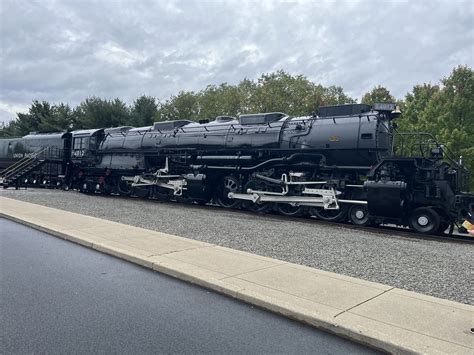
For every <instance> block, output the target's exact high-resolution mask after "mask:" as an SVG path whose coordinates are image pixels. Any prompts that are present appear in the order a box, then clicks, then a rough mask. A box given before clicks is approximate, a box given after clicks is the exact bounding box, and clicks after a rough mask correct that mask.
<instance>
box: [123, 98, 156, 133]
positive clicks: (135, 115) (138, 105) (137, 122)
mask: <svg viewBox="0 0 474 355" xmlns="http://www.w3.org/2000/svg"><path fill="white" fill-rule="evenodd" d="M157 114H158V105H157V103H156V99H155V98H154V97H151V96H146V95H142V96H140V97H139V98H138V99H136V100H135V101H134V102H133V105H132V107H131V109H130V116H131V121H130V122H129V123H130V124H131V125H132V126H136V127H143V126H151V125H152V124H153V122H154V120H155V118H156V116H157Z"/></svg>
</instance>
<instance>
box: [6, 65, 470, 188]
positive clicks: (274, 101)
mask: <svg viewBox="0 0 474 355" xmlns="http://www.w3.org/2000/svg"><path fill="white" fill-rule="evenodd" d="M357 101H358V100H357V99H355V98H351V97H350V96H349V95H347V94H346V93H345V92H344V90H343V88H341V87H339V86H329V87H324V86H322V85H320V84H316V83H313V82H311V81H310V80H308V79H307V78H306V77H305V76H302V75H296V76H293V75H290V74H289V73H286V72H285V71H282V70H280V71H277V72H274V73H269V74H263V75H262V76H260V77H259V78H258V79H256V80H249V79H244V80H242V81H241V82H240V83H238V84H236V85H229V84H227V83H223V84H220V85H209V86H207V87H206V88H205V89H203V90H201V91H198V92H194V91H181V92H179V93H178V94H177V95H173V96H172V97H170V98H169V99H166V100H162V101H160V100H157V99H156V98H154V97H151V96H146V95H143V96H141V97H139V98H137V99H136V100H135V101H134V102H133V103H132V104H131V105H127V104H126V103H125V102H124V101H122V100H120V99H119V98H117V99H114V100H105V99H102V98H99V97H90V98H87V99H85V100H84V101H83V102H81V103H80V104H79V105H77V106H76V107H71V106H70V105H68V104H67V103H59V104H51V103H49V102H46V101H38V100H34V101H33V102H32V104H31V106H30V108H29V110H28V113H18V114H17V117H16V118H15V119H14V120H13V121H11V122H9V123H8V124H6V125H4V126H3V127H2V128H1V129H0V137H11V136H22V135H25V134H28V133H29V132H32V131H36V132H52V131H62V130H75V129H86V128H96V127H116V126H128V125H129V126H148V125H152V124H153V122H156V121H165V120H176V119H189V120H200V119H213V118H214V117H216V116H220V115H230V116H237V115H240V114H245V113H257V112H275V111H280V112H285V113H288V114H290V115H294V116H298V115H309V114H311V113H312V112H314V111H315V110H317V109H318V108H319V107H320V106H324V105H336V104H345V103H355V102H357ZM360 102H362V103H367V104H373V103H375V102H396V103H397V104H398V105H399V106H400V107H401V109H402V112H403V114H402V116H401V117H400V118H399V119H398V126H399V128H398V130H399V131H407V132H411V131H415V132H418V131H423V132H428V133H431V134H433V135H434V136H435V137H436V138H437V139H438V140H439V141H440V142H443V143H445V144H446V145H447V147H448V148H449V149H450V150H451V151H452V152H453V155H454V156H456V157H457V156H463V160H464V162H465V163H466V165H467V166H468V167H469V169H470V171H471V172H473V174H474V144H473V142H474V73H473V70H472V69H471V68H470V67H467V66H458V67H456V68H454V69H453V70H452V72H451V73H450V74H449V75H448V76H447V77H444V78H442V79H441V80H440V82H439V83H436V84H432V83H424V84H420V85H416V86H415V87H413V89H412V90H411V91H410V92H408V93H407V94H406V95H405V97H404V98H395V97H393V96H392V94H391V93H390V91H389V89H387V88H385V87H382V86H377V87H374V88H373V89H372V90H371V91H369V92H367V93H366V94H364V95H363V96H362V98H361V100H360ZM472 180H474V178H473V179H472Z"/></svg>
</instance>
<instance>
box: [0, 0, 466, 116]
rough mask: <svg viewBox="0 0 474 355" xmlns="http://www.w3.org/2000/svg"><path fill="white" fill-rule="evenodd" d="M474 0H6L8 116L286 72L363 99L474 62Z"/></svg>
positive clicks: (1, 27)
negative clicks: (42, 105)
mask: <svg viewBox="0 0 474 355" xmlns="http://www.w3.org/2000/svg"><path fill="white" fill-rule="evenodd" d="M473 4H474V2H472V1H458V0H448V1H441V2H437V1H432V0H430V1H413V0H412V1H381V0H379V1H375V0H374V1H368V0H365V1H355V0H353V1H348V2H342V1H338V2H335V1H319V0H318V1H316V0H314V1H295V2H279V1H265V0H259V1H243V0H240V1H235V2H233V1H224V0H221V1H217V0H215V1H191V0H185V1H172V0H163V1H159V0H155V1H151V0H150V1H148V0H128V1H118V0H102V1H89V0H41V1H32V0H30V1H23V0H0V31H1V53H0V121H8V120H10V119H12V118H14V117H15V112H18V111H24V110H25V109H27V108H28V106H29V105H30V103H31V101H32V100H34V99H39V100H47V101H50V102H52V103H59V102H67V103H70V104H72V105H77V104H78V103H79V102H80V101H82V100H83V99H84V98H86V97H88V96H93V95H96V96H100V97H104V98H115V97H119V98H121V99H123V100H125V101H127V102H128V103H131V102H133V100H134V99H135V98H136V97H138V96H140V95H142V94H147V95H152V96H155V97H157V98H159V99H166V98H168V97H169V96H170V95H173V94H176V93H178V92H179V91H180V90H200V89H202V88H205V87H206V85H208V84H219V83H222V82H228V83H230V84H236V83H238V82H239V81H240V80H241V79H243V78H245V77H246V78H250V79H255V78H257V77H259V76H260V75H261V74H262V73H265V72H271V71H275V70H278V69H284V70H286V71H288V72H290V73H292V74H303V75H305V76H307V77H308V78H309V79H310V80H313V81H314V82H317V83H321V84H323V85H327V86H328V85H340V86H342V87H343V88H344V89H345V90H346V92H347V93H349V95H351V96H352V97H355V98H360V97H361V95H362V94H363V93H364V92H366V91H368V90H370V89H371V88H372V87H374V86H375V85H379V84H381V85H384V86H386V87H387V88H389V89H390V90H391V92H392V93H393V94H394V95H395V96H396V97H403V96H404V95H405V93H406V92H407V91H409V90H410V89H411V88H412V87H413V85H414V84H417V83H423V82H437V81H438V80H439V79H440V78H441V77H443V76H446V75H447V74H449V72H450V71H451V70H452V68H453V67H455V66H457V65H459V64H467V65H469V66H470V67H473V51H474V49H473V46H474V5H473Z"/></svg>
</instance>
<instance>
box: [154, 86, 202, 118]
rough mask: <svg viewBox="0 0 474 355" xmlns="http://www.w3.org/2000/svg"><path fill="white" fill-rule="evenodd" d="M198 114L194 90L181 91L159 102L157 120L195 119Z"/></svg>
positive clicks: (196, 97) (196, 96)
mask: <svg viewBox="0 0 474 355" xmlns="http://www.w3.org/2000/svg"><path fill="white" fill-rule="evenodd" d="M198 115H199V103H198V95H196V94H195V93H194V92H192V91H191V92H185V91H181V92H180V93H179V94H178V95H176V96H172V97H171V98H170V99H168V100H166V101H165V102H164V103H163V104H161V106H160V108H159V110H158V115H157V118H158V121H168V120H196V119H197V118H198Z"/></svg>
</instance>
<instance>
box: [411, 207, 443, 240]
mask: <svg viewBox="0 0 474 355" xmlns="http://www.w3.org/2000/svg"><path fill="white" fill-rule="evenodd" d="M409 224H410V227H411V228H412V229H413V230H414V231H416V232H418V233H423V234H434V233H437V232H438V230H439V228H440V217H439V215H438V213H437V212H436V211H435V210H433V209H432V208H429V207H420V208H417V209H416V210H414V211H413V212H412V214H411V216H410V218H409Z"/></svg>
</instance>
